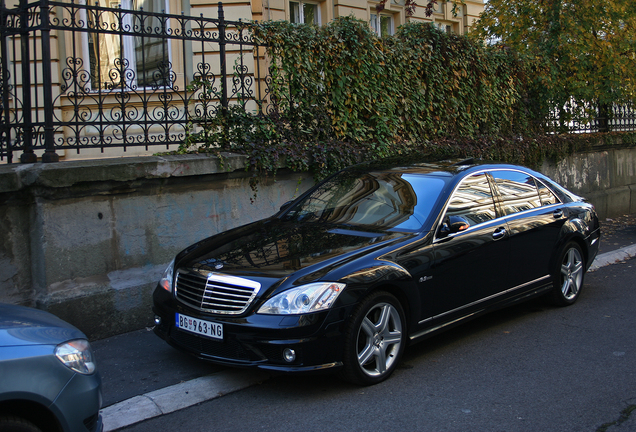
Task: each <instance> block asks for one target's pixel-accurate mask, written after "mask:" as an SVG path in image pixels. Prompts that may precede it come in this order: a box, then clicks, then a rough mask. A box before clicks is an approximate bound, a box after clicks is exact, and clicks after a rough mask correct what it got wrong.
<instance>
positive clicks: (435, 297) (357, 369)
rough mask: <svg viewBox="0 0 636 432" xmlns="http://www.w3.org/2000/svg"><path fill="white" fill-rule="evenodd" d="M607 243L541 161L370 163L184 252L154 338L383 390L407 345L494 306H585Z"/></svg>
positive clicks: (165, 281) (160, 289)
mask: <svg viewBox="0 0 636 432" xmlns="http://www.w3.org/2000/svg"><path fill="white" fill-rule="evenodd" d="M599 239H600V229H599V222H598V218H597V215H596V212H595V210H594V207H593V206H592V205H591V204H589V203H587V202H586V201H585V200H584V199H583V198H581V197H578V196H576V195H574V194H573V193H571V192H569V191H567V190H566V189H564V188H563V187H561V186H559V185H558V184H556V183H555V182H553V181H552V180H550V179H549V178H547V177H545V176H544V175H542V174H540V173H537V172H534V171H532V170H529V169H527V168H523V167H520V166H514V165H501V164H483V163H474V162H472V161H446V162H439V163H434V164H433V163H425V162H421V163H415V162H398V161H394V162H387V161H385V162H379V163H367V164H361V165H356V166H353V167H350V168H347V169H345V170H343V171H341V172H339V173H337V174H335V175H333V176H331V177H330V178H328V179H326V180H325V181H323V182H321V183H319V184H318V185H316V186H314V187H313V188H311V189H310V190H309V191H307V192H306V193H304V194H303V195H302V196H300V197H299V198H298V199H296V200H295V201H293V202H291V203H288V204H286V205H284V206H283V208H282V209H281V211H280V212H279V213H277V214H275V215H274V216H272V217H269V218H267V219H263V220H260V221H257V222H254V223H251V224H248V225H244V226H241V227H238V228H235V229H232V230H229V231H226V232H223V233H220V234H217V235H214V236H212V237H209V238H207V239H204V240H202V241H200V242H198V243H196V244H194V245H192V246H190V247H188V248H187V249H185V250H184V251H182V252H180V253H179V254H178V255H177V256H176V258H175V259H174V261H173V262H172V263H171V264H170V265H169V267H168V268H167V270H166V272H165V274H164V276H163V278H162V279H161V280H160V282H159V284H158V286H157V288H156V290H155V292H154V295H153V303H154V306H153V310H154V312H155V323H156V326H155V332H156V333H157V335H159V336H160V337H162V338H163V339H165V340H166V341H167V342H169V343H170V344H171V345H173V346H175V347H177V348H179V349H181V350H184V351H186V352H189V353H192V354H194V355H195V356H197V357H199V358H202V359H205V360H209V361H212V362H215V363H219V364H223V365H230V366H244V367H258V368H262V369H267V370H271V371H281V372H309V371H320V370H328V369H329V370H334V371H338V372H339V373H340V374H341V376H342V377H343V378H344V379H346V380H348V381H351V382H354V383H357V384H362V385H370V384H375V383H378V382H380V381H382V380H384V379H386V378H387V377H389V376H390V375H391V373H392V372H393V371H394V370H395V368H396V366H397V364H398V362H399V361H400V356H401V355H402V353H403V351H404V349H405V347H406V346H407V345H408V344H410V343H413V342H416V341H419V340H422V339H424V338H426V337H427V336H430V335H432V334H434V333H436V332H439V331H441V330H444V329H446V328H449V327H450V326H453V325H456V324H459V323H462V322H465V321H467V320H469V319H471V318H474V317H476V316H478V315H480V314H482V313H485V312H488V311H491V310H494V309H497V308H501V307H503V306H507V305H510V304H512V303H515V302H519V301H521V300H525V299H529V298H531V297H535V296H542V295H543V296H545V297H546V298H547V299H549V300H551V301H552V302H553V303H554V304H556V305H561V306H567V305H571V304H573V303H574V302H575V301H576V299H577V298H578V296H579V295H580V293H581V288H582V286H583V277H584V274H585V272H586V271H587V269H588V268H589V266H590V264H591V263H592V261H593V260H594V257H595V256H596V254H597V252H598V248H599Z"/></svg>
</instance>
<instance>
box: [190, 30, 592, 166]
mask: <svg viewBox="0 0 636 432" xmlns="http://www.w3.org/2000/svg"><path fill="white" fill-rule="evenodd" d="M252 29H253V32H254V36H255V38H256V39H257V40H258V41H259V42H261V43H264V44H267V45H268V47H269V48H268V58H269V61H270V65H271V66H270V70H269V72H270V74H271V78H272V80H271V84H270V94H271V97H272V101H274V104H273V105H272V106H270V107H269V108H270V109H269V110H266V111H265V112H267V113H268V114H258V113H250V112H246V111H245V107H243V106H232V107H231V108H230V109H228V110H227V111H223V110H219V113H221V114H219V115H218V116H217V117H216V118H215V119H214V121H213V122H212V123H208V124H207V126H206V128H205V130H204V131H203V132H201V133H198V134H191V135H189V136H188V139H187V140H186V142H185V143H184V145H183V146H182V149H181V150H182V151H191V150H193V149H196V150H197V151H208V152H221V151H233V152H238V153H243V154H247V155H248V156H249V157H250V166H251V168H252V169H254V170H256V171H270V170H275V169H276V167H278V166H280V164H281V161H284V164H285V165H286V166H287V167H289V168H292V169H295V170H301V171H313V172H314V174H315V175H316V176H317V177H322V176H324V175H326V174H328V173H330V172H333V171H335V170H337V169H339V168H342V167H343V166H346V165H349V164H352V163H355V162H359V161H362V160H370V159H378V158H384V157H390V156H395V155H404V154H411V153H413V154H417V155H429V156H433V157H439V156H464V155H467V156H477V157H487V158H495V159H499V160H505V161H510V162H519V163H525V164H534V163H536V162H537V161H538V160H540V159H541V158H543V157H545V156H546V155H555V154H558V153H560V152H562V151H564V149H565V148H572V147H577V146H583V147H584V146H585V145H586V144H584V143H583V144H572V142H574V141H576V142H584V141H585V140H584V139H582V138H579V139H573V140H570V139H565V138H562V137H546V136H545V134H542V130H541V128H539V127H538V125H541V124H542V123H544V121H543V120H544V118H545V113H544V112H541V111H540V110H538V109H532V107H537V106H540V105H541V104H538V103H534V102H533V98H532V94H533V91H532V89H531V88H530V86H531V84H529V80H527V79H526V78H527V77H528V76H530V75H529V74H532V73H533V65H532V63H531V62H530V61H528V60H524V59H520V58H518V57H517V56H516V55H515V54H514V53H513V52H511V51H510V50H506V49H501V48H492V47H487V46H484V45H483V44H481V43H478V42H475V41H472V40H470V39H469V38H467V37H463V36H458V35H453V34H447V33H444V32H441V31H440V30H438V29H437V28H435V27H434V26H432V25H430V24H426V23H409V24H406V25H404V26H401V27H400V28H399V29H398V30H397V32H396V34H395V35H394V36H391V37H385V38H378V37H377V36H376V35H375V34H374V33H373V32H372V31H371V30H370V29H369V26H368V24H367V23H366V22H363V21H360V20H357V19H354V18H352V17H345V18H339V19H336V20H334V21H332V22H330V23H329V24H327V25H325V26H312V25H298V24H291V23H289V22H286V21H276V22H272V21H270V22H263V23H255V24H253V26H252ZM190 89H191V90H201V89H203V90H206V84H205V83H202V82H193V83H192V85H191V87H190ZM271 108H275V109H271ZM520 137H523V138H520Z"/></svg>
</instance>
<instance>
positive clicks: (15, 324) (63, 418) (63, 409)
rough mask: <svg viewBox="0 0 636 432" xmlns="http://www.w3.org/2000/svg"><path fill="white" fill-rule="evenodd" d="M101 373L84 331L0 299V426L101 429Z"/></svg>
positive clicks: (30, 430) (72, 431)
mask: <svg viewBox="0 0 636 432" xmlns="http://www.w3.org/2000/svg"><path fill="white" fill-rule="evenodd" d="M101 405H102V393H101V378H100V376H99V374H98V372H97V371H96V368H95V358H94V355H93V352H92V350H91V347H90V344H89V343H88V340H87V339H86V336H85V335H84V334H83V333H82V332H81V331H79V330H78V329H77V328H75V327H73V326H72V325H70V324H68V323H66V322H64V321H62V320H61V319H59V318H57V317H56V316H54V315H51V314H50V313H47V312H44V311H41V310H37V309H32V308H27V307H22V306H15V305H8V304H2V303H0V431H22V432H38V431H41V432H47V431H51V432H53V431H56V432H57V431H61V432H67V431H68V432H80V431H81V432H86V431H90V432H101V430H102V420H101V416H100V414H99V410H100V408H101Z"/></svg>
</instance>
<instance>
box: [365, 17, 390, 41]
mask: <svg viewBox="0 0 636 432" xmlns="http://www.w3.org/2000/svg"><path fill="white" fill-rule="evenodd" d="M370 23H371V28H372V29H373V31H374V32H375V33H376V34H377V35H378V36H380V37H382V36H389V35H392V34H393V32H394V30H393V16H391V15H377V14H371V20H370Z"/></svg>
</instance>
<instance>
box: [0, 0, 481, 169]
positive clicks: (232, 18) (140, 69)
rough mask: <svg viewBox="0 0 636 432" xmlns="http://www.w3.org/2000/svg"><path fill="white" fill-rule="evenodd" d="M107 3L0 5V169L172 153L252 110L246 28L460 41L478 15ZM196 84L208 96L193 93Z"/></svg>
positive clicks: (292, 0)
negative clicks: (416, 31) (198, 125)
mask: <svg viewBox="0 0 636 432" xmlns="http://www.w3.org/2000/svg"><path fill="white" fill-rule="evenodd" d="M106 2H107V3H106V4H102V3H103V1H102V2H99V3H95V2H92V1H91V0H61V1H55V0H40V2H39V3H28V2H27V1H25V0H21V1H20V0H14V3H13V5H9V4H7V5H6V6H3V17H4V18H3V20H5V24H6V25H4V26H3V29H4V30H3V31H6V33H5V34H3V40H2V56H1V57H2V88H3V95H2V110H1V113H2V117H3V118H2V121H1V122H0V129H1V130H0V132H1V135H2V137H1V138H2V141H1V142H0V162H16V161H17V160H16V159H17V158H16V157H14V155H13V154H14V153H19V152H20V151H22V154H21V155H20V156H19V157H20V160H21V161H22V162H35V161H37V160H38V159H39V158H43V160H45V161H56V160H58V159H59V160H70V159H92V158H103V157H121V156H136V155H147V154H154V153H157V152H161V151H166V150H174V149H176V148H177V147H178V145H179V143H180V142H182V141H183V139H184V137H185V136H186V134H187V133H188V131H192V129H191V128H192V124H193V119H195V118H201V117H206V116H213V115H215V112H216V110H218V105H219V104H221V105H225V106H227V103H233V102H245V103H246V107H247V109H250V110H254V109H257V107H258V106H259V105H258V104H259V103H261V102H262V101H263V100H264V98H265V97H266V94H267V91H266V90H265V89H264V87H263V85H265V82H266V78H264V77H265V75H264V73H265V74H266V71H267V66H268V62H267V58H266V57H265V49H264V47H257V46H255V45H254V44H253V43H251V42H250V41H249V37H248V36H247V31H246V29H243V28H242V23H246V22H249V21H266V20H288V21H290V22H293V23H315V24H318V25H323V24H326V23H328V22H329V21H331V20H333V19H335V18H337V17H342V16H354V17H356V18H358V19H360V20H362V21H366V22H368V23H369V26H370V27H371V28H372V29H373V30H374V31H375V32H376V33H377V34H378V35H379V36H385V35H391V34H393V33H394V32H395V30H396V29H397V28H398V27H399V26H400V25H401V24H404V23H406V22H409V21H424V22H432V23H433V24H434V25H436V26H438V27H439V28H440V29H441V30H443V31H446V32H450V33H455V34H465V33H466V32H468V31H469V29H470V27H471V25H472V24H473V22H474V21H475V20H476V19H477V18H478V17H479V14H480V13H481V12H482V11H483V8H484V4H483V1H482V0H464V2H463V3H457V4H455V5H454V4H453V3H452V2H442V1H440V2H438V3H437V4H435V7H434V10H433V13H432V15H431V16H430V17H427V16H426V9H425V7H423V6H417V7H415V9H414V13H412V14H408V13H407V11H406V10H407V6H405V4H404V0H387V1H386V3H385V4H383V5H382V6H383V7H378V5H380V3H379V2H378V1H367V0H344V1H342V0H322V1H313V0H307V1H305V0H251V1H237V0H230V1H227V2H223V4H222V6H221V5H220V3H208V2H205V1H202V0H193V1H188V0H106ZM5 3H6V2H5ZM378 9H381V11H379V10H378ZM221 14H222V15H223V16H222V17H221V16H220V15H221ZM409 15H410V16H409ZM25 23H26V24H27V25H26V26H25ZM40 23H44V24H45V25H41V24H40ZM25 29H27V30H28V31H25ZM27 41H28V43H25V42H27ZM264 71H265V72H264ZM193 80H194V81H197V80H199V81H200V82H204V83H205V85H206V87H205V88H198V89H197V90H192V89H191V87H192V86H191V83H192V82H193ZM221 93H224V94H221ZM215 98H218V101H217V102H218V103H216V102H215V101H213V99H215ZM265 103H267V101H265ZM260 106H262V104H261V105H260ZM45 142H46V143H47V144H45ZM25 143H28V144H25ZM24 148H28V149H29V150H27V151H23V149H24ZM31 148H32V149H33V150H30V149H31ZM44 148H47V150H46V151H45V150H44Z"/></svg>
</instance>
